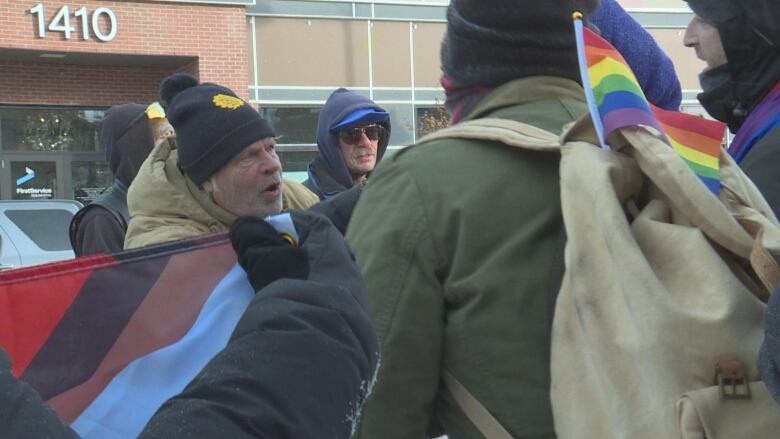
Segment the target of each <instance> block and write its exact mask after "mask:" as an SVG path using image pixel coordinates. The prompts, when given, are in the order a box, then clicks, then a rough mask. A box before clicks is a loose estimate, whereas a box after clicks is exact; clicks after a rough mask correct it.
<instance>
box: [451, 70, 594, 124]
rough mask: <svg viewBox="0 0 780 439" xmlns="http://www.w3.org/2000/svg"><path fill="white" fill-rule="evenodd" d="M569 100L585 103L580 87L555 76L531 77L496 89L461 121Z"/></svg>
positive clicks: (569, 80) (510, 82)
mask: <svg viewBox="0 0 780 439" xmlns="http://www.w3.org/2000/svg"><path fill="white" fill-rule="evenodd" d="M561 98H571V99H576V100H579V101H583V102H584V101H585V93H583V90H582V86H581V85H580V84H578V83H577V82H575V81H572V80H571V79H566V78H561V77H557V76H531V77H528V78H520V79H515V80H513V81H509V82H507V83H505V84H502V85H500V86H498V87H496V88H495V89H494V90H493V91H491V92H490V93H488V95H487V96H485V98H484V99H482V101H481V102H480V103H479V104H477V105H476V107H474V109H473V110H472V111H471V113H469V114H468V115H467V116H466V117H465V118H463V120H473V119H477V118H481V117H485V116H486V115H488V114H490V113H492V112H494V111H496V110H499V109H501V108H504V107H510V106H514V105H522V104H527V103H531V102H537V101H545V100H551V99H561Z"/></svg>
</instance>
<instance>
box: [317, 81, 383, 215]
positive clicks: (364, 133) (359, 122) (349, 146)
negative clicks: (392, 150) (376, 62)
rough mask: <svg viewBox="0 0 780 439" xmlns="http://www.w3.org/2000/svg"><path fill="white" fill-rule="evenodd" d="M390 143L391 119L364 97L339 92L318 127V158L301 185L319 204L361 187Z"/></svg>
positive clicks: (331, 99) (335, 93) (344, 90)
mask: <svg viewBox="0 0 780 439" xmlns="http://www.w3.org/2000/svg"><path fill="white" fill-rule="evenodd" d="M389 141H390V115H389V114H388V113H387V112H386V111H385V110H384V109H383V108H382V107H380V106H378V105H376V104H375V103H374V102H372V101H371V100H370V99H368V98H366V97H365V96H362V95H359V94H357V93H355V92H352V91H349V90H347V89H344V88H340V89H338V90H336V91H334V92H333V94H331V95H330V97H329V98H328V100H327V102H325V106H324V107H323V108H322V112H321V113H320V118H319V122H318V124H317V149H318V153H317V157H316V158H315V159H314V160H313V161H312V162H311V163H309V169H308V171H309V178H308V179H307V180H306V181H305V182H304V183H303V184H304V185H305V186H306V187H308V188H309V189H310V190H311V191H312V192H314V193H315V194H317V196H319V197H320V200H325V199H328V198H331V197H333V196H335V195H337V194H339V193H341V192H344V191H346V190H347V189H350V188H352V187H355V186H360V185H361V184H362V183H363V182H364V181H365V179H366V177H367V176H368V174H369V173H370V172H371V171H373V170H374V167H375V166H376V164H377V163H378V162H379V161H380V160H381V159H382V156H383V155H384V153H385V150H386V149H387V144H388V143H389Z"/></svg>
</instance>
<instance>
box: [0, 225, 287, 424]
mask: <svg viewBox="0 0 780 439" xmlns="http://www.w3.org/2000/svg"><path fill="white" fill-rule="evenodd" d="M274 218H279V219H278V220H277V221H276V222H275V221H273V219H269V222H271V224H272V225H274V226H275V227H276V228H277V230H285V231H287V233H290V234H291V235H292V236H294V237H296V239H297V233H295V229H294V226H293V225H292V220H291V219H290V217H289V215H287V214H283V215H279V216H277V217H274ZM280 224H281V225H280ZM254 294H255V292H254V289H253V288H252V287H251V285H250V284H249V281H248V279H247V276H246V273H245V272H244V270H243V269H242V268H241V267H240V266H239V265H238V264H237V263H236V254H235V252H234V251H233V248H232V246H231V244H230V241H229V239H228V236H227V233H220V234H215V235H207V236H204V237H199V238H195V239H190V240H184V241H175V242H171V243H166V244H161V245H157V246H151V247H145V248H141V249H137V250H129V251H126V252H121V253H116V254H110V255H109V254H102V255H96V256H91V257H85V258H78V259H74V260H70V261H64V262H58V263H54V264H48V265H40V266H34V267H30V268H22V269H18V270H11V271H5V272H2V273H0V347H2V348H3V349H4V350H5V351H6V352H7V353H8V355H9V356H10V357H11V359H12V361H13V367H12V373H13V375H14V376H16V377H17V378H19V379H21V380H22V381H25V382H27V383H28V384H30V385H31V386H32V387H33V388H34V389H35V390H36V391H38V393H39V394H40V395H41V397H42V399H43V400H45V401H46V402H47V403H48V404H49V405H50V406H51V407H52V408H53V409H54V411H55V412H56V413H57V415H58V416H59V417H60V419H62V420H63V421H64V422H65V423H67V424H69V425H70V426H71V427H72V428H73V429H74V430H75V431H76V432H77V433H78V434H79V436H80V437H82V438H100V439H104V438H109V439H111V438H128V437H137V436H138V434H139V433H140V432H141V430H142V429H143V427H144V426H145V425H146V423H147V422H148V421H149V419H151V417H152V415H153V414H154V413H155V412H156V411H157V409H158V408H159V407H160V406H161V405H162V404H163V403H164V402H165V401H166V400H167V399H169V398H170V397H172V396H174V395H176V394H178V393H179V392H181V391H182V390H183V389H184V387H185V386H186V385H187V384H188V383H189V382H190V381H191V380H192V379H193V378H194V377H195V376H196V375H197V374H198V373H199V372H200V370H201V369H202V368H203V367H204V366H205V365H206V363H208V361H209V360H210V359H211V358H213V357H214V356H215V355H216V354H217V353H218V352H219V351H220V350H222V348H224V347H225V345H226V344H227V342H228V340H229V338H230V336H231V334H232V332H233V329H234V328H235V326H236V325H237V324H238V321H239V319H240V317H241V316H242V314H243V312H244V311H245V310H246V308H247V306H248V305H249V302H250V301H251V300H252V298H253V297H254ZM0 436H2V434H0Z"/></svg>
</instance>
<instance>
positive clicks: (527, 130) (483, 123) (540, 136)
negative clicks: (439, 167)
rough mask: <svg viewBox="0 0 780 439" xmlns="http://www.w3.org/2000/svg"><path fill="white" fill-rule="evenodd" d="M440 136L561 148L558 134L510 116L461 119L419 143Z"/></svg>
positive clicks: (533, 146) (514, 144)
mask: <svg viewBox="0 0 780 439" xmlns="http://www.w3.org/2000/svg"><path fill="white" fill-rule="evenodd" d="M441 139H473V140H489V141H494V142H500V143H503V144H504V145H508V146H514V147H517V148H523V149H532V150H536V151H550V152H553V151H560V149H561V142H560V140H559V136H557V135H555V134H553V133H551V132H549V131H546V130H543V129H541V128H537V127H535V126H532V125H528V124H525V123H522V122H517V121H514V120H508V119H499V118H492V117H489V118H484V119H475V120H469V121H465V122H461V123H459V124H456V125H452V126H450V127H447V128H444V129H441V130H439V131H436V132H435V133H432V134H428V135H427V136H425V137H423V138H422V139H420V140H419V141H418V142H417V145H420V144H423V143H428V142H432V141H434V140H441Z"/></svg>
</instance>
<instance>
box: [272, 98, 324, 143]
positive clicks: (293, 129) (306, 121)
mask: <svg viewBox="0 0 780 439" xmlns="http://www.w3.org/2000/svg"><path fill="white" fill-rule="evenodd" d="M320 110H321V108H320V107H263V108H261V110H260V111H261V114H262V115H263V118H264V119H265V120H267V121H268V123H270V124H271V126H272V127H273V129H274V131H276V135H278V136H279V139H278V140H277V143H278V144H279V145H316V144H317V122H318V120H319V117H320ZM315 149H316V148H315Z"/></svg>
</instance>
